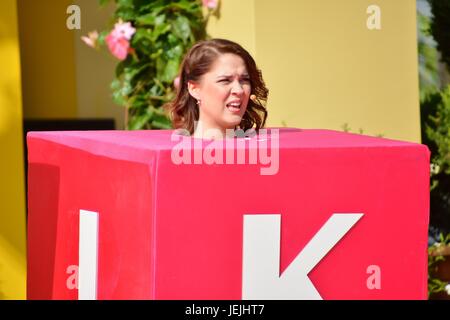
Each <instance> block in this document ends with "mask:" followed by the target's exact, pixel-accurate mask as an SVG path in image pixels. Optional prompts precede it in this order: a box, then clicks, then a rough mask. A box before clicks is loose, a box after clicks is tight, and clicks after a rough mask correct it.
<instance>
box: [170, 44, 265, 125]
mask: <svg viewBox="0 0 450 320" xmlns="http://www.w3.org/2000/svg"><path fill="white" fill-rule="evenodd" d="M251 95H254V99H250V96H251ZM267 96H268V90H267V88H266V87H265V84H264V81H263V79H262V75H261V72H260V70H258V68H257V66H256V63H255V61H254V59H253V58H252V57H251V55H250V54H249V53H248V52H247V51H246V50H245V49H244V48H242V47H241V46H240V45H239V44H237V43H234V42H232V41H229V40H223V39H212V40H207V41H201V42H199V43H197V44H195V45H194V46H193V47H192V48H191V49H190V50H189V52H188V53H187V54H186V56H185V57H184V60H183V62H182V64H181V71H180V81H179V88H178V92H177V96H176V98H175V100H174V101H172V102H171V103H169V104H168V105H167V108H168V110H169V112H170V116H171V118H172V122H173V125H174V127H175V128H177V129H178V128H183V129H187V130H188V131H189V132H190V133H191V134H192V133H193V132H194V129H195V128H194V125H195V121H200V122H201V125H202V126H203V127H205V128H215V129H219V130H221V131H222V132H223V131H225V130H226V129H234V128H236V127H239V128H241V129H243V130H247V129H250V128H255V129H257V130H258V129H260V128H262V127H263V126H264V123H265V120H266V118H267V111H266V109H265V108H264V106H263V104H262V103H261V102H263V103H264V102H266V101H267Z"/></svg>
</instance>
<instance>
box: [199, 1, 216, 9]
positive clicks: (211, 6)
mask: <svg viewBox="0 0 450 320" xmlns="http://www.w3.org/2000/svg"><path fill="white" fill-rule="evenodd" d="M202 3H203V6H204V7H206V8H208V9H212V10H213V9H215V8H217V5H218V3H219V0H202Z"/></svg>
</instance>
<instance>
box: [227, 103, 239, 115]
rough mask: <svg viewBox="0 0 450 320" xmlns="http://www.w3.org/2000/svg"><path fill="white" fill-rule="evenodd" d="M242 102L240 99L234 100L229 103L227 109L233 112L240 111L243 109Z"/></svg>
mask: <svg viewBox="0 0 450 320" xmlns="http://www.w3.org/2000/svg"><path fill="white" fill-rule="evenodd" d="M241 104H242V102H240V101H233V102H230V103H227V105H226V106H227V109H228V110H230V111H231V112H233V113H238V112H239V111H240V110H241Z"/></svg>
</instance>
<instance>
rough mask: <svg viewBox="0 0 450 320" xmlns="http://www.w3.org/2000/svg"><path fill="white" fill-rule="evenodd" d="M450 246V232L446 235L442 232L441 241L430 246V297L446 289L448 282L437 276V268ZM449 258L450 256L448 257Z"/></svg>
mask: <svg viewBox="0 0 450 320" xmlns="http://www.w3.org/2000/svg"><path fill="white" fill-rule="evenodd" d="M449 246H450V233H449V234H447V235H446V236H445V237H444V235H443V234H442V233H441V234H440V236H439V241H438V242H436V243H434V244H433V245H431V246H430V247H429V248H428V297H430V295H432V294H433V293H439V292H443V291H446V288H445V287H446V286H447V285H448V282H446V281H442V280H441V279H439V278H438V277H436V276H435V275H436V273H437V268H438V265H439V263H440V262H442V261H444V260H445V257H444V255H443V252H444V250H446V249H447V248H448V247H449ZM447 259H448V257H447Z"/></svg>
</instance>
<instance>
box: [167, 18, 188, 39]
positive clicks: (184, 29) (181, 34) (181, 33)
mask: <svg viewBox="0 0 450 320" xmlns="http://www.w3.org/2000/svg"><path fill="white" fill-rule="evenodd" d="M172 26H173V28H172V30H173V33H174V34H175V35H176V36H177V37H178V38H180V39H182V40H183V43H184V44H186V43H187V41H188V39H189V37H190V36H191V33H192V32H191V27H190V26H189V19H188V18H186V17H185V16H178V17H177V18H176V20H175V21H173V22H172Z"/></svg>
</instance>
